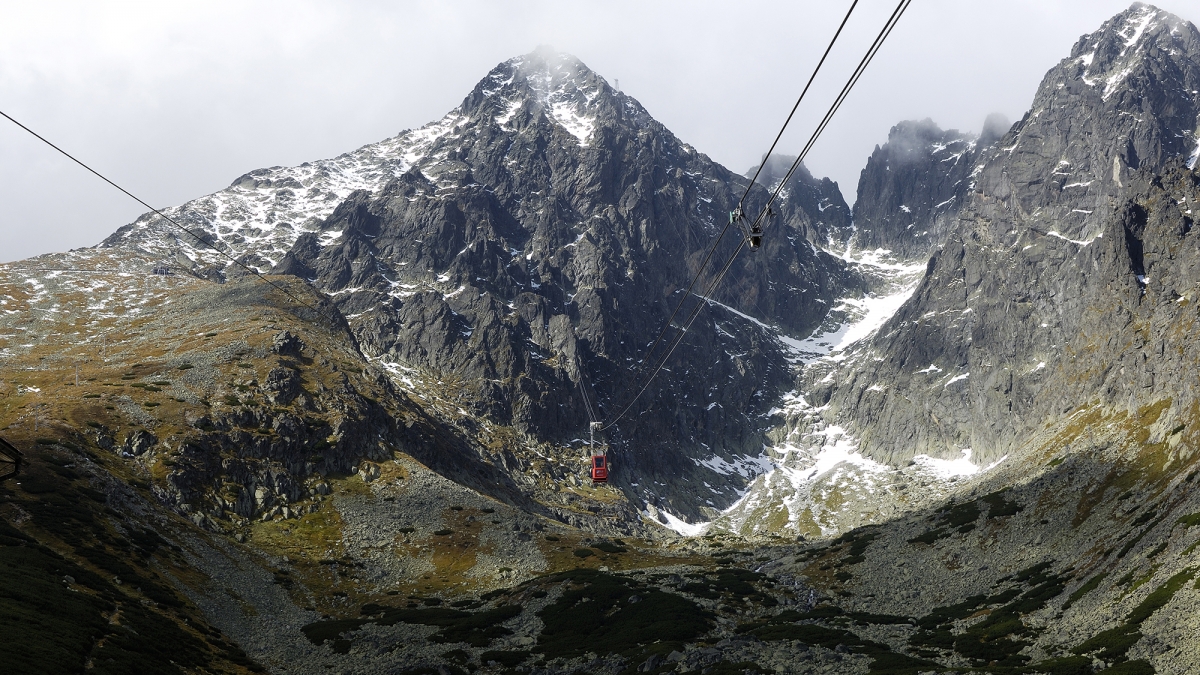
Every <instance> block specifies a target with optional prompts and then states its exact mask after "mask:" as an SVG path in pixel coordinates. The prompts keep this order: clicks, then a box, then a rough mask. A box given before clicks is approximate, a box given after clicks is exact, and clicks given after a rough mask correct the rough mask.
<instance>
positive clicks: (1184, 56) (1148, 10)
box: [1068, 3, 1200, 99]
mask: <svg viewBox="0 0 1200 675" xmlns="http://www.w3.org/2000/svg"><path fill="white" fill-rule="evenodd" d="M1198 37H1200V36H1198V33H1197V31H1196V27H1195V26H1194V25H1193V24H1192V23H1191V22H1188V21H1184V20H1183V19H1180V18H1179V17H1177V16H1175V15H1173V14H1171V13H1169V12H1165V11H1163V10H1160V9H1158V8H1157V7H1154V6H1153V5H1147V4H1143V3H1134V4H1133V5H1132V6H1130V8H1129V9H1127V10H1125V11H1124V12H1121V13H1120V14H1117V15H1116V16H1114V17H1113V18H1111V19H1109V20H1108V21H1106V22H1104V24H1103V25H1101V26H1100V29H1099V30H1097V31H1095V32H1094V33H1090V34H1088V35H1085V36H1083V37H1081V38H1080V39H1079V41H1078V42H1077V43H1075V47H1074V48H1073V49H1072V50H1071V56H1070V59H1069V60H1068V63H1070V64H1071V65H1073V66H1075V72H1076V73H1077V75H1078V77H1079V78H1080V79H1081V80H1083V82H1084V83H1086V84H1087V85H1088V86H1091V87H1099V88H1101V89H1102V91H1103V94H1102V97H1103V98H1104V99H1108V98H1109V97H1110V96H1112V95H1113V94H1114V93H1116V92H1117V91H1118V90H1119V89H1121V87H1122V84H1123V83H1124V82H1125V81H1126V80H1127V79H1129V78H1130V77H1131V76H1135V75H1143V76H1144V75H1145V73H1141V72H1140V70H1141V68H1142V67H1143V66H1145V65H1147V64H1149V63H1152V62H1157V61H1176V62H1179V61H1183V62H1186V61H1189V60H1190V61H1191V62H1192V63H1193V64H1194V63H1195V60H1196V56H1197V54H1198V53H1200V39H1198ZM1176 65H1177V66H1180V67H1184V68H1186V66H1187V64H1186V63H1176ZM1160 67H1161V66H1160ZM1160 67H1153V66H1152V67H1151V68H1150V70H1151V72H1150V73H1149V74H1150V75H1151V76H1153V75H1171V74H1172V73H1166V72H1163V71H1161V70H1160V69H1159V68H1160ZM1155 79H1158V78H1155ZM1174 79H1175V78H1172V77H1168V78H1167V79H1166V81H1164V82H1156V83H1155V84H1157V85H1167V86H1168V87H1172V88H1174V87H1177V86H1180V85H1185V86H1186V85H1187V83H1186V82H1183V81H1172V80H1174ZM1192 84H1194V82H1193V83H1192ZM1172 85H1174V86H1172ZM1187 93H1194V92H1191V90H1190V89H1188V90H1187Z"/></svg>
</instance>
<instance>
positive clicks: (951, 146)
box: [853, 115, 1008, 260]
mask: <svg viewBox="0 0 1200 675" xmlns="http://www.w3.org/2000/svg"><path fill="white" fill-rule="evenodd" d="M1007 130H1008V124H1007V121H1006V120H1004V118H1003V116H1000V115H992V116H990V117H988V119H987V120H986V122H985V123H984V127H983V133H982V134H981V135H980V136H979V137H976V136H973V135H970V134H964V133H960V132H958V131H957V130H954V129H951V130H949V131H942V130H941V129H940V128H939V127H938V126H937V125H936V124H934V122H933V120H930V119H924V120H921V121H907V122H901V123H900V124H897V125H896V126H894V127H892V130H891V131H890V132H889V133H888V140H887V143H885V144H883V146H875V151H874V152H873V153H871V156H870V157H869V158H868V159H867V165H866V166H865V167H864V168H863V170H862V175H861V176H860V177H859V180H858V198H857V200H856V201H855V202H854V226H855V231H854V237H853V244H854V246H855V247H857V248H860V249H868V250H869V249H878V248H882V249H887V250H889V251H891V252H892V254H893V255H895V256H897V257H900V258H903V259H908V260H917V259H922V260H923V259H925V258H928V256H929V254H930V253H932V252H933V250H934V249H936V248H937V247H938V246H941V245H942V243H943V242H945V240H946V237H947V236H948V235H949V232H950V230H951V228H952V226H953V224H954V218H955V216H956V215H957V214H958V210H959V209H960V208H961V207H962V205H963V203H964V200H965V199H966V197H967V195H968V194H970V191H971V190H972V189H973V188H974V187H975V186H974V181H973V180H972V179H973V175H974V173H973V172H974V171H975V170H976V168H977V165H978V160H979V159H980V157H981V155H983V154H984V153H985V152H986V150H987V149H988V148H990V147H991V145H992V144H993V143H995V142H996V140H997V139H998V138H1000V137H1001V136H1003V135H1004V132H1006V131H1007Z"/></svg>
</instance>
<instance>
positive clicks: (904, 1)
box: [601, 0, 912, 431]
mask: <svg viewBox="0 0 1200 675" xmlns="http://www.w3.org/2000/svg"><path fill="white" fill-rule="evenodd" d="M911 3H912V0H900V3H899V4H898V5H897V6H896V9H895V10H893V11H892V14H891V16H890V17H888V20H887V22H886V23H885V24H884V26H883V28H882V29H881V30H880V31H879V34H878V35H877V36H876V37H875V40H874V41H873V42H872V43H871V46H870V47H868V49H867V53H866V54H865V55H864V56H863V58H862V60H861V61H860V62H859V64H858V67H856V68H855V69H854V72H853V73H852V74H851V75H850V78H849V79H848V80H847V81H846V84H845V86H843V87H842V90H841V92H840V93H839V94H838V96H837V98H836V99H835V100H834V103H833V105H831V106H830V108H829V110H828V111H827V112H826V113H825V116H824V117H823V118H822V119H821V122H820V123H819V124H818V125H817V128H816V130H815V131H813V134H812V136H810V137H809V139H808V142H807V143H806V144H805V145H804V149H803V150H802V151H801V153H800V154H799V155H797V157H796V159H795V161H793V162H792V166H791V168H789V169H788V172H787V174H785V175H784V177H783V180H781V181H779V185H777V186H776V187H775V190H774V191H773V192H772V193H771V196H770V199H768V200H767V203H766V204H764V205H763V207H762V209H761V210H760V211H759V213H758V216H757V217H756V218H755V219H754V225H758V224H759V223H760V222H761V221H762V219H763V218H764V217H765V216H766V214H767V213H768V212H769V211H770V207H771V203H772V202H774V201H775V199H776V198H777V197H778V196H779V194H780V193H781V192H782V191H783V188H784V186H785V185H786V184H787V182H788V180H789V179H790V178H791V177H792V174H794V173H795V171H796V169H797V168H798V167H799V166H800V163H801V162H802V161H803V159H804V157H805V156H807V155H808V152H809V151H810V150H811V149H812V147H813V145H814V144H815V143H816V141H817V139H818V138H819V137H820V136H821V133H822V132H823V131H824V130H825V128H826V127H827V126H828V125H829V122H830V120H832V119H833V116H834V114H836V113H837V111H838V109H839V108H841V105H842V103H843V102H844V101H845V100H846V97H847V96H848V95H849V93H850V91H851V90H852V89H853V88H854V85H855V84H857V83H858V80H859V79H860V78H861V77H862V74H863V72H865V71H866V68H867V66H868V65H870V63H871V61H872V60H873V59H874V58H875V54H877V53H878V52H879V49H880V48H881V47H882V46H883V43H884V41H885V40H887V37H888V36H889V35H891V32H892V29H893V28H895V26H896V24H897V23H898V22H899V20H900V17H901V16H903V14H904V11H905V10H906V9H908V6H909V5H910V4H911ZM764 163H765V161H764ZM760 168H761V167H760ZM752 227H753V226H752ZM727 229H728V228H727ZM722 233H724V232H722ZM745 244H746V239H745V238H743V239H742V241H741V243H739V244H738V247H737V248H736V249H734V251H733V253H732V254H731V255H730V256H729V258H728V260H727V261H726V262H725V265H724V266H723V267H722V269H721V271H720V273H719V274H718V275H717V276H716V277H715V278H714V280H713V283H712V284H710V285H709V290H708V292H707V293H706V294H705V295H706V296H707V297H706V298H705V299H706V300H707V299H709V298H711V297H712V294H713V291H715V290H716V287H717V285H718V284H719V283H720V282H721V280H722V279H723V278H724V277H725V274H726V273H727V272H728V271H729V269H730V267H731V266H732V265H733V261H734V259H735V258H737V255H738V254H739V253H740V252H741V250H742V248H743V247H744V246H745ZM694 284H695V280H693V285H694ZM689 289H690V287H689ZM680 304H682V300H681V301H680ZM705 304H707V303H701V302H697V303H696V306H695V307H694V308H693V309H692V312H691V313H690V315H689V316H688V319H687V320H686V321H685V323H684V326H683V328H682V330H680V331H679V333H678V335H677V336H676V338H675V340H674V341H673V342H672V343H671V345H670V347H669V348H668V349H667V351H666V353H665V354H664V355H663V356H662V357H661V358H660V359H659V360H658V364H657V366H656V367H655V368H654V371H653V372H651V374H650V376H649V377H648V378H646V380H645V382H644V383H643V384H642V386H641V388H640V389H638V392H637V394H635V395H634V397H633V399H632V400H630V402H629V403H627V404H626V405H625V406H624V407H622V408H621V410H620V411H619V412H618V413H617V414H616V415H615V416H614V417H613V418H612V419H611V420H610V421H608V422H607V423H605V424H604V425H603V426H602V427H601V431H603V430H605V429H608V428H610V427H612V426H613V425H615V424H616V423H617V422H618V421H619V420H620V419H621V418H622V417H624V416H625V414H626V413H628V412H629V410H630V409H631V408H632V407H633V404H634V403H635V402H636V401H637V400H638V399H639V398H641V396H642V394H643V393H645V391H646V390H647V389H648V388H649V387H650V384H651V383H652V382H653V381H654V378H655V377H657V375H658V373H659V372H660V371H661V370H662V368H663V366H664V365H665V364H666V362H667V359H668V358H670V356H671V354H672V353H674V351H675V349H676V347H678V346H679V344H680V342H682V340H683V336H684V335H686V334H687V331H688V329H689V328H690V327H691V325H692V322H693V321H694V320H695V318H696V316H698V315H699V312H700V309H702V308H703V307H704V305H705ZM672 316H674V314H672Z"/></svg>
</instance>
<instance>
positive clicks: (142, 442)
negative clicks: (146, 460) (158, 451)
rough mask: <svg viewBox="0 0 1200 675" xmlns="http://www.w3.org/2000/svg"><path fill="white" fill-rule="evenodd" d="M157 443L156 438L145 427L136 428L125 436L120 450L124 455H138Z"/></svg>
mask: <svg viewBox="0 0 1200 675" xmlns="http://www.w3.org/2000/svg"><path fill="white" fill-rule="evenodd" d="M157 444H158V438H157V437H156V436H155V435H154V434H152V433H150V432H149V431H146V430H145V429H137V430H135V431H133V432H130V434H129V435H128V436H126V437H125V443H124V444H122V446H121V452H122V453H123V454H126V455H132V456H134V457H140V456H142V455H144V454H146V452H147V451H149V450H150V449H152V448H153V447H154V446H155V445H157Z"/></svg>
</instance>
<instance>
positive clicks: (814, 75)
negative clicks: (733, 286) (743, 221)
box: [738, 0, 858, 206]
mask: <svg viewBox="0 0 1200 675" xmlns="http://www.w3.org/2000/svg"><path fill="white" fill-rule="evenodd" d="M857 5H858V0H854V2H852V3H850V9H848V10H846V16H845V18H843V19H842V23H841V25H839V26H838V29H837V32H836V33H834V34H833V39H832V40H830V41H829V46H827V47H826V48H825V53H824V54H822V55H821V60H820V61H818V62H817V67H816V68H814V69H813V72H812V75H810V76H809V78H808V83H806V84H805V85H804V90H803V91H801V92H800V98H798V99H796V105H794V106H792V111H791V112H790V113H788V116H787V119H786V120H784V121H783V127H781V128H780V129H779V133H778V134H776V135H775V141H774V142H772V143H771V147H770V148H769V149H767V154H765V155H763V158H762V163H760V164H759V165H758V169H756V170H755V171H754V177H753V178H751V179H750V184H749V185H747V186H746V191H745V192H743V193H742V198H741V199H739V200H738V206H741V205H742V203H744V202H745V201H746V197H747V196H749V194H750V188H752V187H754V182H755V181H757V180H758V175H759V174H760V173H762V170H763V167H765V166H766V165H767V160H768V159H770V158H771V153H772V152H775V146H776V145H779V139H781V138H783V132H784V131H785V130H786V129H787V126H788V122H791V121H792V116H793V115H795V114H796V110H797V109H798V108H799V107H800V102H801V101H803V100H804V95H805V94H807V93H808V88H809V87H811V86H812V83H813V80H815V79H817V73H818V72H819V71H820V70H821V65H822V64H824V63H825V58H826V57H827V56H829V52H830V51H831V50H832V49H833V43H835V42H837V39H838V36H839V35H841V34H842V29H843V28H845V27H846V22H847V21H849V20H850V15H851V14H852V13H853V12H854V8H855V6H857Z"/></svg>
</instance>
